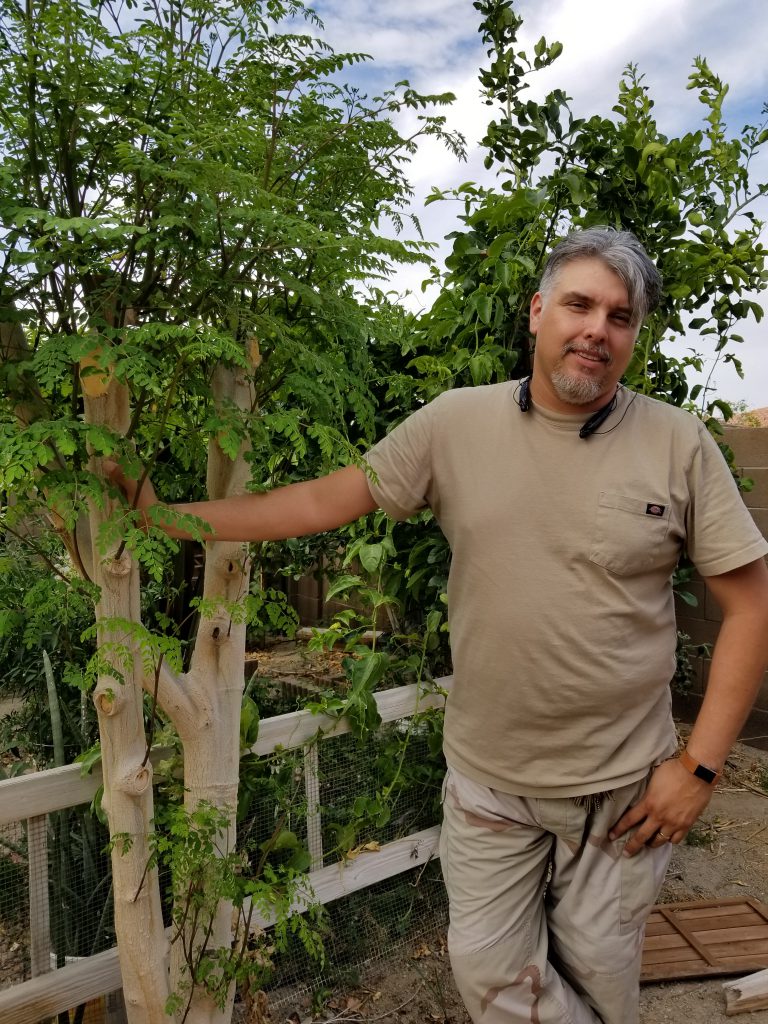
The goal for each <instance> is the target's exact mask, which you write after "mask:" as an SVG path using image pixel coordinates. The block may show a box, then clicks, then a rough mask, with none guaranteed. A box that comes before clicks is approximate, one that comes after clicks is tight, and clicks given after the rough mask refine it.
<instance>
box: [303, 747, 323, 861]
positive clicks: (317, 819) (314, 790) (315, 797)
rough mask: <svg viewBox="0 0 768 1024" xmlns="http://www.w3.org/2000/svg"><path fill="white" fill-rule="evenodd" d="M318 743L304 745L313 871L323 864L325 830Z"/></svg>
mask: <svg viewBox="0 0 768 1024" xmlns="http://www.w3.org/2000/svg"><path fill="white" fill-rule="evenodd" d="M318 748H319V744H318V743H308V744H307V745H306V746H305V747H304V792H305V793H306V795H307V849H308V850H309V855H310V857H311V858H312V866H311V868H310V870H311V871H318V870H319V869H320V868H321V867H322V866H323V830H322V824H323V823H322V819H321V816H320V776H319V770H320V756H319V753H318Z"/></svg>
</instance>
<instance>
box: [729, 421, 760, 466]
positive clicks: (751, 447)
mask: <svg viewBox="0 0 768 1024" xmlns="http://www.w3.org/2000/svg"><path fill="white" fill-rule="evenodd" d="M723 439H724V440H725V442H726V444H728V445H730V447H731V448H733V454H734V455H735V457H736V465H737V466H768V427H726V428H725V433H724V437H723Z"/></svg>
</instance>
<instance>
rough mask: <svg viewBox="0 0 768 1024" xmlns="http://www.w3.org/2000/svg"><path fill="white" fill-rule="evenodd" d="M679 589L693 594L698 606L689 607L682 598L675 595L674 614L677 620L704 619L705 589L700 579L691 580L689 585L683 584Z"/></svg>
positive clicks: (705, 616)
mask: <svg viewBox="0 0 768 1024" xmlns="http://www.w3.org/2000/svg"><path fill="white" fill-rule="evenodd" d="M681 589H682V590H687V591H688V593H690V594H693V596H694V597H695V598H696V600H697V601H698V604H696V605H689V604H687V603H686V602H685V601H683V600H682V598H680V597H678V596H677V595H675V614H676V615H677V617H678V619H706V618H707V611H706V600H707V588H706V585H705V583H704V581H703V580H702V579H693V580H691V582H690V583H685V584H684V585H683V586H682V587H681Z"/></svg>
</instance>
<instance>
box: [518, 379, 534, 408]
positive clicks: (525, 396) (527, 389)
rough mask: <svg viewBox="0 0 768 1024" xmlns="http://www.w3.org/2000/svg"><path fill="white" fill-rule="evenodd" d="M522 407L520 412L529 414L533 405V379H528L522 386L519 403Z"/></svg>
mask: <svg viewBox="0 0 768 1024" xmlns="http://www.w3.org/2000/svg"><path fill="white" fill-rule="evenodd" d="M517 404H518V405H519V406H520V412H528V409H529V408H530V405H531V378H530V377H526V378H525V380H524V381H523V382H522V383H521V384H520V398H519V400H518V403H517Z"/></svg>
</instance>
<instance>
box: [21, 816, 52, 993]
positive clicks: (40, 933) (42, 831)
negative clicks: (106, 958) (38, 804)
mask: <svg viewBox="0 0 768 1024" xmlns="http://www.w3.org/2000/svg"><path fill="white" fill-rule="evenodd" d="M27 856H28V859H29V959H30V970H31V974H32V977H33V978H36V977H38V975H40V974H47V973H48V971H50V969H51V916H50V906H49V904H48V816H47V815H45V814H40V815H38V816H36V817H34V818H28V819H27Z"/></svg>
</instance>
